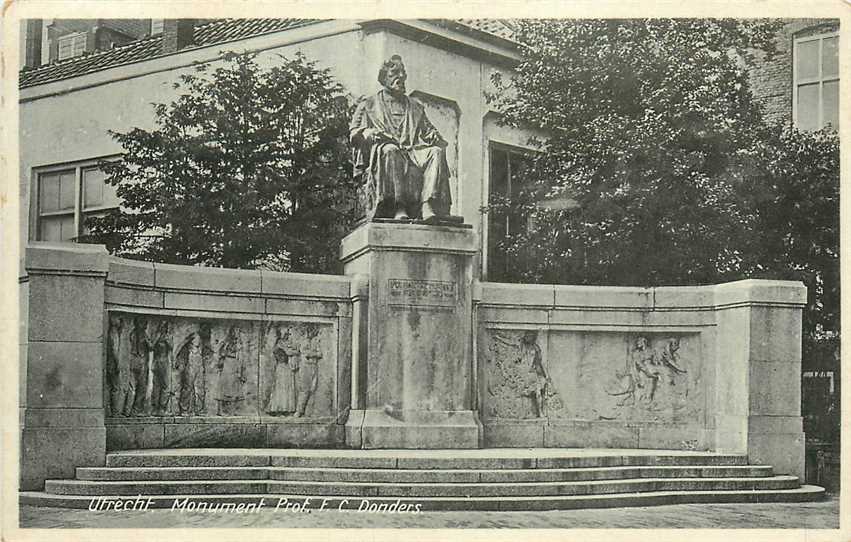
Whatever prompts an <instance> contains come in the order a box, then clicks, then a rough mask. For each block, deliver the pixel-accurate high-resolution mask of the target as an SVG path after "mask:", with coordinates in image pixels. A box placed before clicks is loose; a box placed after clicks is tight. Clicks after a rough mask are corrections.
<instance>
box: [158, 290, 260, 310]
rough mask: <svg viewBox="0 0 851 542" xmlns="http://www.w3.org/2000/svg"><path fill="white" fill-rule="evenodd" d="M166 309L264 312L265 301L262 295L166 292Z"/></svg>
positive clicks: (164, 303) (164, 304)
mask: <svg viewBox="0 0 851 542" xmlns="http://www.w3.org/2000/svg"><path fill="white" fill-rule="evenodd" d="M163 306H164V307H165V308H166V309H177V310H181V309H182V310H201V311H214V312H249V313H259V314H262V313H263V311H264V310H265V303H264V300H263V298H261V297H250V296H241V295H214V294H195V293H192V294H185V293H177V292H166V293H165V298H164V301H163Z"/></svg>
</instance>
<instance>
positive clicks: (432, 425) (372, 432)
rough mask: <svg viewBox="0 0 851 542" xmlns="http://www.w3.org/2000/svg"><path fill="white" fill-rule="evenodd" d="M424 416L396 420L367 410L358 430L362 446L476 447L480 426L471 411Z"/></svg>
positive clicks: (479, 442) (479, 436)
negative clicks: (359, 430)
mask: <svg viewBox="0 0 851 542" xmlns="http://www.w3.org/2000/svg"><path fill="white" fill-rule="evenodd" d="M428 414H429V416H428V417H423V418H421V419H416V418H414V419H412V417H410V416H406V417H403V419H397V418H395V417H391V416H389V415H388V414H386V413H385V412H383V411H375V410H367V411H366V414H365V416H364V422H363V426H362V429H361V435H362V447H363V448H364V449H371V448H412V449H431V448H449V449H456V448H479V447H480V445H481V432H482V428H481V424H480V423H479V422H478V420H477V419H476V418H475V414H474V413H473V412H471V411H466V412H464V411H461V412H453V413H449V412H447V413H437V412H430V413H428Z"/></svg>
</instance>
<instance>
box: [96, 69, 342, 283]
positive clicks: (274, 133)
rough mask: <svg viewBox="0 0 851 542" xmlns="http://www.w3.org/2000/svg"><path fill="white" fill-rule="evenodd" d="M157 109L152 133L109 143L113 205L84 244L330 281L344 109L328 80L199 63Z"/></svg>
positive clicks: (304, 72) (304, 73)
mask: <svg viewBox="0 0 851 542" xmlns="http://www.w3.org/2000/svg"><path fill="white" fill-rule="evenodd" d="M174 88H175V89H176V91H177V92H178V93H179V95H178V97H177V98H175V99H174V101H173V102H171V103H169V104H162V103H161V104H155V105H154V113H155V128H154V129H153V130H143V129H141V128H134V129H132V130H130V131H129V132H125V133H115V132H113V133H111V135H112V136H113V137H114V138H115V139H116V140H117V141H118V142H119V143H120V144H121V146H122V147H123V150H124V154H123V155H122V156H121V157H120V158H119V159H118V160H116V161H109V162H104V163H102V164H101V167H102V169H103V170H104V171H105V172H106V174H107V177H108V178H107V182H108V183H110V184H112V185H114V186H116V187H117V193H118V196H119V197H120V198H121V199H122V201H123V203H122V206H121V208H119V209H116V210H114V211H113V212H111V213H109V214H108V215H107V216H104V217H100V218H93V219H90V221H89V222H88V226H89V227H90V229H91V232H92V235H91V238H92V239H93V240H94V241H96V242H103V243H105V244H106V245H107V247H108V249H109V250H110V252H113V253H118V254H122V255H125V256H128V257H133V258H139V259H144V260H151V261H159V262H169V263H179V264H189V265H198V264H202V265H208V266H222V267H241V268H258V267H265V268H272V269H280V270H296V271H308V272H323V271H324V272H328V271H329V270H332V269H334V267H335V265H336V260H337V258H336V251H337V239H338V237H339V234H340V233H341V232H342V231H344V230H345V229H346V228H347V227H348V226H349V225H350V222H351V220H352V213H351V211H352V207H351V205H350V202H351V201H352V200H353V197H354V196H353V195H354V189H355V186H354V184H353V180H352V175H351V169H350V165H349V158H348V147H347V126H348V121H347V117H348V111H347V100H346V96H345V94H344V91H343V88H342V87H341V86H340V85H339V84H337V83H336V82H335V81H334V80H333V78H332V77H331V75H330V73H329V72H328V70H322V69H318V68H317V67H316V66H315V63H313V62H310V61H308V60H306V59H305V58H304V57H303V56H301V55H296V56H295V57H294V58H293V59H291V60H288V59H286V58H283V57H280V61H279V62H277V61H276V63H275V65H274V66H272V67H268V68H264V67H261V66H260V65H259V64H258V62H257V59H256V55H254V54H239V55H237V54H228V55H226V56H224V58H223V63H222V64H221V65H220V66H218V67H216V68H212V67H210V66H208V65H203V64H202V65H198V66H196V68H195V71H194V72H193V73H190V74H186V75H182V76H180V78H179V81H178V82H176V83H175V84H174Z"/></svg>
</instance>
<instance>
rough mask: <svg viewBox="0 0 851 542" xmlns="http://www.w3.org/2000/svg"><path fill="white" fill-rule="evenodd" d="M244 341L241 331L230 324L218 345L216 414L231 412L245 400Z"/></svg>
mask: <svg viewBox="0 0 851 542" xmlns="http://www.w3.org/2000/svg"><path fill="white" fill-rule="evenodd" d="M244 351H245V342H244V341H243V338H242V331H241V330H240V329H239V328H238V327H236V326H231V327H230V328H229V329H228V333H227V337H226V338H225V340H224V341H223V342H222V344H221V345H220V346H219V351H218V363H217V364H216V368H217V369H218V373H219V378H218V380H217V383H216V397H215V400H216V414H217V415H219V416H221V415H222V414H232V413H233V412H234V410H235V409H236V407H237V405H238V403H239V402H240V401H243V400H245V391H244V386H245V382H246V378H245V359H244V358H245V356H244Z"/></svg>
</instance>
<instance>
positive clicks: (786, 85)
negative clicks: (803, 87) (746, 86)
mask: <svg viewBox="0 0 851 542" xmlns="http://www.w3.org/2000/svg"><path fill="white" fill-rule="evenodd" d="M838 27H839V21H838V20H837V19H794V20H789V21H788V22H787V23H786V24H785V25H784V26H783V28H782V29H781V30H780V32H778V33H777V37H776V40H775V43H776V44H777V54H776V55H775V56H774V58H772V59H771V60H766V59H765V55H764V54H763V53H758V54H757V64H756V66H755V67H754V68H753V69H751V74H750V82H751V88H752V90H753V94H754V97H755V98H756V100H757V102H759V103H760V104H762V105H763V107H765V111H766V116H767V117H768V120H769V121H770V122H774V123H782V124H790V123H791V122H792V45H793V40H794V38H795V37H800V36H806V35H811V34H820V33H823V32H829V31H831V30H835V29H837V28H838Z"/></svg>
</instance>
